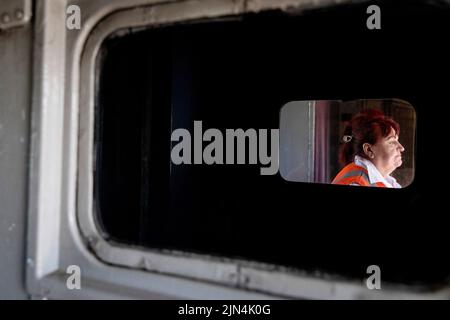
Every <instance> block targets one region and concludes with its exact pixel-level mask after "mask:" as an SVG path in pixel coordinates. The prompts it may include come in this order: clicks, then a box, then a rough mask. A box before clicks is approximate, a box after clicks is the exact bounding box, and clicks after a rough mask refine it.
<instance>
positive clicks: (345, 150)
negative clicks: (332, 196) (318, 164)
mask: <svg viewBox="0 0 450 320" xmlns="http://www.w3.org/2000/svg"><path fill="white" fill-rule="evenodd" d="M391 128H392V129H394V131H395V133H396V134H397V135H398V134H400V126H399V124H398V123H397V122H395V121H394V120H393V119H392V118H390V117H387V116H386V115H385V114H384V113H383V112H382V111H379V110H376V109H369V110H367V111H363V112H359V113H357V114H355V115H354V116H353V118H352V119H351V120H350V121H349V122H348V123H347V125H346V127H345V130H344V136H351V140H350V141H348V142H345V143H344V145H343V147H342V150H341V154H340V159H339V160H340V162H341V164H342V165H343V166H346V165H347V164H349V163H351V162H353V159H354V157H355V155H358V156H361V157H364V158H367V156H366V155H365V153H364V150H363V145H364V143H370V144H372V145H373V144H375V143H377V142H378V141H379V140H380V139H382V138H384V137H387V136H388V134H389V133H390V132H391Z"/></svg>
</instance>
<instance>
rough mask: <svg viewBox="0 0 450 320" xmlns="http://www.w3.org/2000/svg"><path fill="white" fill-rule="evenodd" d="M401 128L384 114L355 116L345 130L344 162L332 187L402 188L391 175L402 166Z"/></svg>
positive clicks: (368, 112) (369, 112)
mask: <svg viewBox="0 0 450 320" xmlns="http://www.w3.org/2000/svg"><path fill="white" fill-rule="evenodd" d="M399 133H400V126H399V125H398V123H397V122H395V121H394V120H393V119H392V118H389V117H387V116H385V115H384V114H383V113H382V112H381V111H378V110H368V111H364V112H360V113H358V114H356V115H355V116H354V117H353V118H352V119H351V120H350V122H349V123H348V124H347V126H346V128H345V130H344V137H343V141H344V146H343V149H342V151H341V158H340V160H341V162H342V163H343V165H344V166H345V167H344V168H343V169H342V170H341V171H340V172H339V173H338V175H337V176H336V177H335V178H334V180H333V182H332V183H333V184H343V185H356V186H367V187H369V186H372V187H382V188H401V186H400V185H399V184H398V183H397V181H396V180H395V178H393V177H392V176H391V173H392V172H393V171H394V170H395V169H397V168H398V167H400V166H401V164H402V152H403V151H405V149H404V148H403V146H402V145H401V144H400V142H399V141H398V135H399Z"/></svg>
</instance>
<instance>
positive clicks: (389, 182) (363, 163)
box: [354, 156, 402, 188]
mask: <svg viewBox="0 0 450 320" xmlns="http://www.w3.org/2000/svg"><path fill="white" fill-rule="evenodd" d="M354 162H355V164H356V165H357V166H360V167H363V168H365V169H366V170H367V173H368V175H369V181H370V184H375V183H377V182H382V183H383V184H384V185H385V186H386V187H388V188H401V187H402V186H401V185H400V184H398V182H397V180H395V178H394V177H392V176H390V175H388V176H387V177H386V178H385V177H383V175H382V174H381V173H380V171H378V169H377V167H375V165H374V164H373V163H372V161H370V160H367V159H365V158H363V157H360V156H355V160H354Z"/></svg>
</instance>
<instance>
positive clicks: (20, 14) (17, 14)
mask: <svg viewBox="0 0 450 320" xmlns="http://www.w3.org/2000/svg"><path fill="white" fill-rule="evenodd" d="M14 16H15V18H16V20H22V19H23V11H22V10H20V9H17V10H16V12H15V13H14Z"/></svg>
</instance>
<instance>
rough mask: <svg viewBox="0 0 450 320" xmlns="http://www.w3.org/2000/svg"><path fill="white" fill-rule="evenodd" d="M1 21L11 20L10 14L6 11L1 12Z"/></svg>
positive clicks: (7, 21)
mask: <svg viewBox="0 0 450 320" xmlns="http://www.w3.org/2000/svg"><path fill="white" fill-rule="evenodd" d="M1 21H2V23H9V22H10V21H11V16H10V15H9V14H8V13H4V14H2V18H1Z"/></svg>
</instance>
